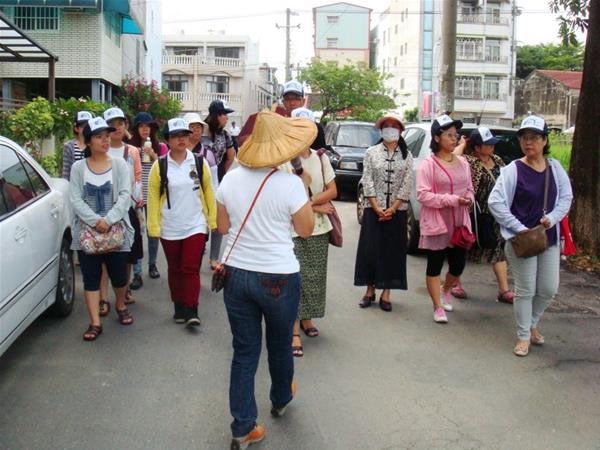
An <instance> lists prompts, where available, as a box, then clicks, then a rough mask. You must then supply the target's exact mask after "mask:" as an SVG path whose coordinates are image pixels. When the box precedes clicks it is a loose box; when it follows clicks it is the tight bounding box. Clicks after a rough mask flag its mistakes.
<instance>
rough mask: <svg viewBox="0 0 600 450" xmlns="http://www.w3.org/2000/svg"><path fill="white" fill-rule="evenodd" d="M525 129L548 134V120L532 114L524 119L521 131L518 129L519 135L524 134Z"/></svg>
mask: <svg viewBox="0 0 600 450" xmlns="http://www.w3.org/2000/svg"><path fill="white" fill-rule="evenodd" d="M525 130H531V131H535V132H536V133H539V134H542V135H544V136H546V135H547V134H548V125H546V121H545V120H544V119H542V118H541V117H539V116H533V115H531V116H527V117H525V118H524V119H523V122H521V126H520V127H519V131H517V135H520V134H522V133H523V131H525Z"/></svg>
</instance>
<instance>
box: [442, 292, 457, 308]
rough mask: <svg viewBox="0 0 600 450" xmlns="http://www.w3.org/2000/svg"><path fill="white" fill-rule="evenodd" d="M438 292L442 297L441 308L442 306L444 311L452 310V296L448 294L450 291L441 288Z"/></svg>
mask: <svg viewBox="0 0 600 450" xmlns="http://www.w3.org/2000/svg"><path fill="white" fill-rule="evenodd" d="M440 292H441V294H440V295H441V297H442V308H444V310H445V311H453V310H454V307H453V306H452V296H451V295H450V292H449V291H448V292H444V290H443V289H442V290H441V291H440Z"/></svg>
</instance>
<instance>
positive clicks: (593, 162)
mask: <svg viewBox="0 0 600 450" xmlns="http://www.w3.org/2000/svg"><path fill="white" fill-rule="evenodd" d="M549 4H550V8H551V10H552V11H553V12H556V13H560V14H561V15H560V17H559V21H560V35H561V36H562V38H563V43H573V42H574V40H575V33H576V32H577V31H583V30H587V38H586V44H585V55H584V60H583V80H582V83H581V93H580V95H579V103H578V104H577V121H576V123H575V135H574V136H573V148H572V151H571V164H570V169H569V175H570V178H571V183H572V185H573V193H574V200H573V207H572V209H571V213H570V218H571V222H572V228H573V230H572V231H573V237H574V240H575V243H576V245H577V246H578V248H579V249H580V250H584V251H585V252H589V253H590V254H592V255H593V256H595V257H597V258H600V220H598V211H600V134H599V133H598V120H599V119H600V74H599V69H598V67H599V66H598V61H600V0H551V1H550V3H549Z"/></svg>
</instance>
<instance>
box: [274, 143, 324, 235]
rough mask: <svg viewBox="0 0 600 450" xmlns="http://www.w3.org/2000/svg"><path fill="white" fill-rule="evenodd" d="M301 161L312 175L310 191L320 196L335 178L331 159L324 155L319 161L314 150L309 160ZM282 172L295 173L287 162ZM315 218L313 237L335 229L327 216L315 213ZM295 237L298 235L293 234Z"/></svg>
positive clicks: (301, 158)
mask: <svg viewBox="0 0 600 450" xmlns="http://www.w3.org/2000/svg"><path fill="white" fill-rule="evenodd" d="M300 161H302V168H303V169H304V170H306V171H307V172H308V173H309V174H310V178H311V182H310V191H311V192H312V195H313V196H314V195H316V194H320V193H321V192H323V191H324V190H325V186H326V185H327V184H328V183H331V182H332V181H333V179H334V178H335V172H334V171H333V168H332V167H331V163H330V162H329V158H328V157H327V156H326V155H322V156H321V159H320V160H319V155H317V152H316V151H314V150H311V151H310V155H309V156H308V158H304V157H302V156H300ZM321 161H322V162H323V168H322V169H321ZM280 168H281V169H282V170H285V171H286V172H289V173H293V172H292V170H293V168H292V164H291V163H289V162H287V163H285V164H283V165H282V166H280ZM314 216H315V228H314V229H313V232H312V235H313V236H318V235H321V234H325V233H328V232H329V231H331V230H332V229H333V226H332V225H331V221H330V220H329V217H327V215H326V214H322V213H314ZM293 236H294V237H297V236H298V235H297V234H296V233H293Z"/></svg>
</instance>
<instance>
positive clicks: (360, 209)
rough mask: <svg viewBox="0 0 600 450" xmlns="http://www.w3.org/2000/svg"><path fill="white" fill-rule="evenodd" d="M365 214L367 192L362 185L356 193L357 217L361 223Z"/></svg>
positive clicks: (360, 223)
mask: <svg viewBox="0 0 600 450" xmlns="http://www.w3.org/2000/svg"><path fill="white" fill-rule="evenodd" d="M364 214H365V193H364V191H363V187H362V186H358V190H357V194H356V219H357V220H358V223H359V225H362V222H363V216H364Z"/></svg>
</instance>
